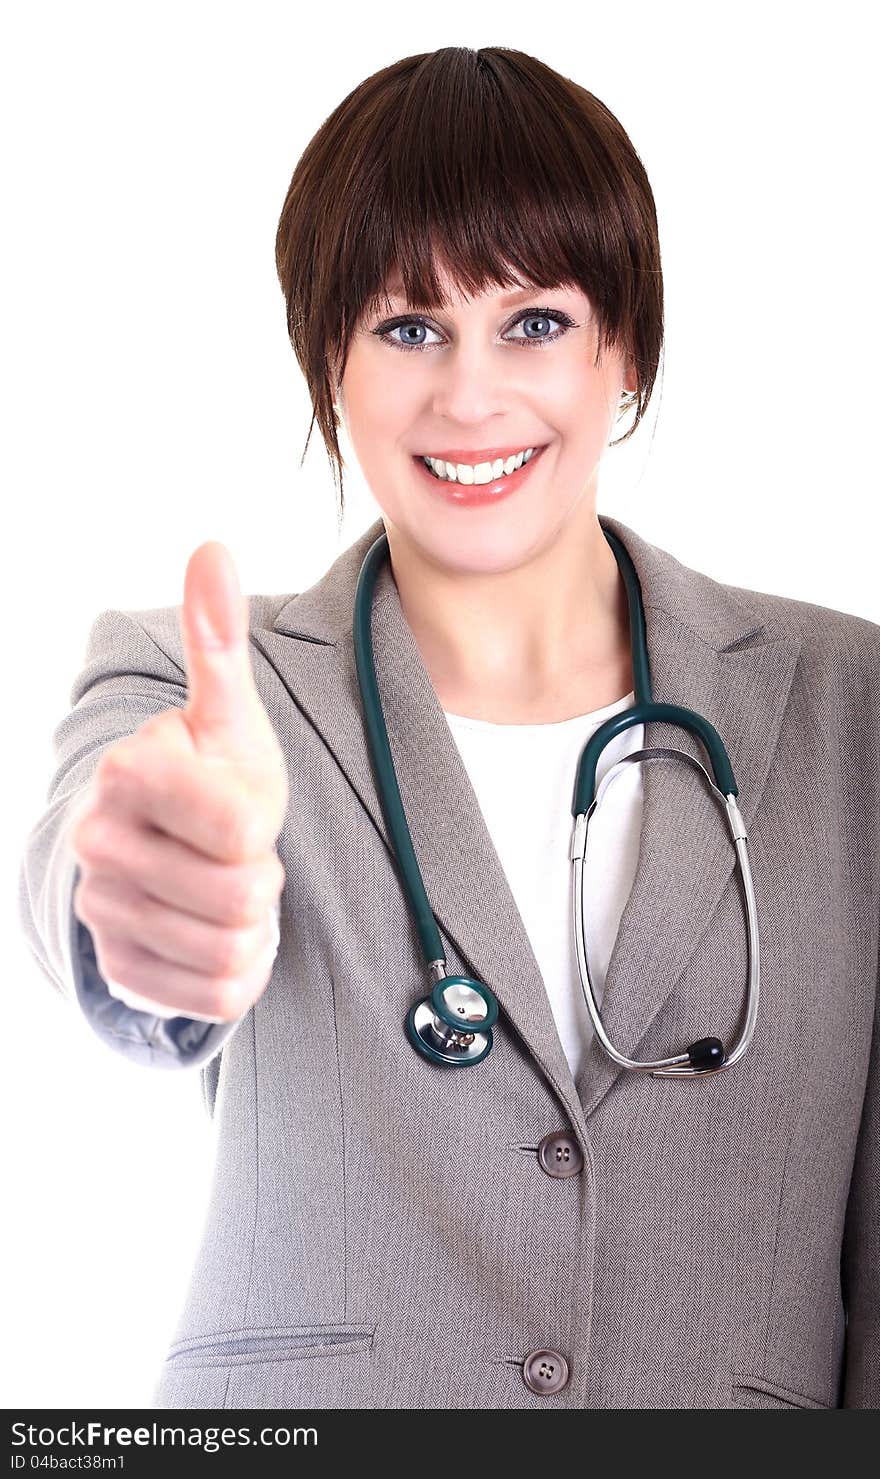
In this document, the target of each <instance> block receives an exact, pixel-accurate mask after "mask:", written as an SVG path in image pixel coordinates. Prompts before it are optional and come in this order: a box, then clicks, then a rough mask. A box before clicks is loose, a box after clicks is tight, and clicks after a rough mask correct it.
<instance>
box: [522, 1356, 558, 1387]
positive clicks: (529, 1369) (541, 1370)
mask: <svg viewBox="0 0 880 1479" xmlns="http://www.w3.org/2000/svg"><path fill="white" fill-rule="evenodd" d="M523 1380H524V1381H525V1384H526V1386H527V1387H528V1389H529V1391H530V1392H537V1393H538V1394H539V1396H542V1397H548V1396H551V1395H552V1394H553V1392H561V1391H562V1388H563V1387H564V1386H566V1385H567V1383H568V1362H567V1361H566V1359H565V1357H564V1356H563V1355H561V1354H560V1352H559V1351H532V1352H531V1354H530V1355H528V1356H526V1358H525V1360H524V1361H523Z"/></svg>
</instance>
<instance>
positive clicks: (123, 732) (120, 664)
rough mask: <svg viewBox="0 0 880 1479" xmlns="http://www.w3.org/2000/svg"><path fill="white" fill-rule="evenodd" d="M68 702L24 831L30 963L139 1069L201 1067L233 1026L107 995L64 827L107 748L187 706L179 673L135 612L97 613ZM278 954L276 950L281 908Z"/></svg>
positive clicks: (23, 898)
mask: <svg viewBox="0 0 880 1479" xmlns="http://www.w3.org/2000/svg"><path fill="white" fill-rule="evenodd" d="M70 702H71V709H70V711H69V713H68V714H67V715H66V716H65V717H64V718H63V719H62V720H61V722H60V723H59V724H58V726H57V727H56V729H55V733H54V735H53V745H54V749H55V758H56V766H55V772H54V775H53V776H52V780H51V783H50V785H49V791H48V796H47V801H48V805H47V807H46V809H45V811H44V812H43V814H42V816H41V817H40V818H39V820H38V821H37V823H36V824H35V826H34V827H32V829H31V831H30V832H29V834H28V836H27V838H26V842H25V850H24V855H23V858H22V861H21V865H20V871H19V916H20V920H21V925H22V929H23V931H24V935H25V938H26V940H27V942H28V945H29V947H30V950H31V953H32V954H33V956H34V958H35V960H36V961H37V964H38V965H39V966H40V968H41V970H42V972H43V974H44V975H45V976H47V977H48V979H49V981H50V982H51V983H52V985H53V986H54V987H55V988H56V989H57V990H58V991H59V992H60V993H61V995H62V996H64V997H65V998H66V999H68V1000H69V1001H70V1002H71V1003H72V1004H74V1005H75V1006H76V1007H77V1008H78V1009H79V1010H80V1011H81V1012H82V1014H83V1016H84V1017H85V1019H86V1022H87V1023H88V1025H89V1027H90V1028H91V1029H92V1030H93V1031H94V1032H95V1033H96V1034H97V1036H98V1037H99V1038H100V1039H101V1040H102V1042H104V1043H105V1044H106V1045H107V1046H108V1047H109V1048H112V1049H113V1050H114V1051H115V1052H118V1053H122V1054H123V1055H124V1056H125V1057H126V1058H129V1059H131V1061H132V1062H133V1063H139V1064H141V1065H142V1066H143V1067H146V1068H197V1067H198V1068H202V1067H204V1066H205V1064H206V1063H208V1062H209V1060H210V1059H212V1058H214V1057H215V1055H216V1054H218V1053H219V1052H220V1050H221V1048H222V1047H223V1044H224V1043H225V1042H226V1041H227V1040H228V1039H229V1038H230V1037H231V1035H232V1033H233V1032H235V1030H236V1029H237V1027H238V1026H239V1024H240V1022H241V1021H242V1020H243V1018H244V1016H246V1015H247V1014H246V1013H242V1016H241V1017H237V1018H235V1019H234V1020H233V1021H232V1022H201V1021H199V1020H197V1019H195V1018H192V1017H183V1016H181V1017H161V1016H154V1015H153V1014H152V1013H150V1012H145V1011H138V1010H136V1009H135V1008H133V1007H129V1006H127V1005H126V1004H125V1003H124V1002H122V1001H120V1000H119V999H118V998H117V997H114V996H112V995H111V994H110V991H109V989H108V985H107V982H106V980H105V979H104V977H103V976H102V975H101V972H100V970H99V969H98V964H97V959H96V956H95V947H94V942H93V940H92V936H91V932H90V931H89V929H88V928H87V926H86V925H85V924H83V923H82V921H81V920H80V919H79V918H78V917H77V915H76V914H75V913H74V911H73V894H74V890H75V889H76V886H77V883H78V881H79V876H80V871H81V870H80V868H79V864H78V862H77V859H76V856H75V854H74V853H73V851H72V849H71V848H70V846H69V845H68V842H67V834H68V832H69V830H70V828H71V826H72V824H73V822H74V820H75V818H76V817H77V816H78V814H79V812H80V810H81V809H82V807H83V804H84V802H85V801H86V799H87V792H88V789H89V783H90V781H91V779H92V776H93V774H94V771H95V767H96V765H97V763H98V759H99V757H100V755H101V753H102V751H103V750H104V749H106V747H107V746H108V745H110V744H113V743H115V742H116V741H117V740H120V739H123V738H124V737H126V736H128V735H131V734H133V733H134V732H135V731H136V730H137V729H139V728H140V726H141V725H142V724H143V723H144V722H145V720H147V719H148V718H150V717H151V716H152V715H155V714H158V713H161V712H162V711H163V710H165V709H169V708H171V707H172V706H173V705H177V706H178V707H180V708H182V707H183V706H184V704H185V703H186V673H185V672H184V670H183V669H182V668H181V667H180V666H179V665H178V664H177V663H175V662H174V661H173V660H172V659H171V658H170V657H168V655H167V654H166V653H165V652H164V651H163V650H162V648H161V647H160V646H159V645H158V644H157V643H156V642H155V641H154V639H153V638H152V637H150V636H149V635H148V633H147V632H146V631H145V629H144V627H143V626H142V624H141V623H140V622H139V621H138V620H137V619H136V615H135V614H132V613H130V612H126V611H114V610H111V611H102V612H101V614H100V615H99V616H98V617H97V618H96V620H95V621H94V623H93V624H92V627H91V630H90V632H89V635H88V639H87V645H86V654H85V662H84V665H83V667H82V669H81V671H80V672H79V674H78V675H77V677H76V679H75V680H74V683H73V687H72V690H71V696H70ZM274 914H275V922H276V951H277V947H278V937H279V930H278V909H277V907H276V909H275V910H274Z"/></svg>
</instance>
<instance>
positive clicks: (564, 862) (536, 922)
mask: <svg viewBox="0 0 880 1479" xmlns="http://www.w3.org/2000/svg"><path fill="white" fill-rule="evenodd" d="M634 702H635V694H634V693H628V694H627V695H626V697H625V698H622V699H619V700H618V701H617V702H616V703H613V704H608V706H607V707H606V708H604V709H595V710H594V711H593V712H592V713H591V714H580V715H578V716H577V717H576V718H574V719H563V720H562V721H561V723H558V724H492V723H490V722H489V721H488V720H485V719H465V718H462V717H460V716H459V715H457V714H449V713H447V712H446V710H445V709H444V711H443V712H444V714H446V720H447V722H448V724H449V728H450V730H451V731H452V735H453V738H454V739H455V742H456V744H457V746H458V750H459V754H460V755H461V758H462V761H463V762H464V765H465V768H466V770H467V772H468V776H469V777H470V781H471V785H472V786H473V788H474V792H475V793H476V796H477V800H478V801H479V804H480V810H481V812H482V814H483V817H484V820H485V822H486V826H487V828H488V830H489V834H490V836H491V838H492V841H493V843H494V845H495V851H496V852H497V854H498V858H499V861H500V862H501V865H502V867H503V869H504V872H505V874H506V875H507V880H508V883H509V885H510V889H511V892H512V894H513V896H514V899H515V900H516V904H517V907H518V909H519V912H520V915H521V916H522V921H523V924H524V925H525V928H526V932H527V934H528V936H529V940H530V941H531V945H532V950H533V951H534V955H535V959H536V961H537V962H538V966H539V968H540V971H541V975H542V976H543V978H544V984H545V986H546V988H547V995H548V998H549V1000H550V1006H551V1008H552V1010H553V1015H554V1017H555V1019H556V1027H557V1030H558V1032H559V1038H560V1041H561V1043H562V1047H563V1050H564V1052H565V1056H566V1057H567V1059H568V1062H569V1065H570V1067H571V1071H572V1074H573V1076H575V1077H576V1076H577V1073H578V1070H579V1068H580V1065H581V1061H582V1058H583V1054H584V1051H585V1049H586V1047H587V1046H588V1044H589V1042H590V1039H591V1038H592V1036H593V1025H592V1022H591V1020H590V1016H589V1013H588V1011H587V1007H586V1003H585V1001H584V993H583V988H582V986H581V982H580V977H579V975H578V968H577V954H576V951H575V944H574V935H573V928H572V879H573V874H574V868H573V865H572V863H571V860H570V858H569V850H570V848H571V838H572V830H573V827H574V818H573V816H572V814H571V802H572V794H573V791H574V782H575V776H576V774H577V767H578V761H579V759H580V755H581V751H582V750H583V748H584V745H585V744H586V742H587V740H588V739H589V737H590V735H591V734H592V733H593V732H594V731H595V730H596V729H598V728H599V726H600V724H604V723H605V720H606V719H610V718H611V716H612V715H613V714H619V713H621V712H622V711H623V710H624V709H628V708H631V707H632V704H633V703H634ZM644 733H645V727H644V725H643V724H633V725H631V726H630V728H629V729H626V730H624V731H623V733H622V734H618V735H617V736H616V737H615V738H614V739H613V740H612V741H611V742H610V744H608V745H607V746H606V747H605V749H604V750H603V751H602V754H601V755H600V757H599V764H598V767H597V773H596V785H597V787H598V786H599V785H600V784H601V782H602V779H603V777H604V776H605V774H606V772H607V771H608V770H610V768H611V767H612V766H613V765H614V764H616V762H617V761H618V760H620V759H621V757H622V756H623V755H626V754H629V753H630V752H631V751H632V750H639V749H642V748H643V747H644V743H645V738H644ZM642 795H643V792H642V766H641V764H635V765H625V766H623V767H622V768H621V769H620V770H619V771H618V772H617V774H616V775H615V776H614V778H613V780H611V781H610V782H609V784H608V788H607V790H606V791H605V792H604V794H603V796H602V800H601V802H600V804H599V806H598V807H597V808H596V811H595V812H594V814H593V817H592V820H591V822H590V832H589V841H588V844H587V856H586V861H585V865H584V914H585V919H584V926H585V932H586V942H587V959H588V961H589V965H590V977H591V979H592V981H593V985H594V987H595V990H596V995H597V997H598V999H599V1002H600V1005H601V1001H602V989H603V987H604V982H605V972H606V970H607V968H608V961H609V959H610V957H611V950H612V947H613V945H614V941H615V938H616V936H617V928H618V925H619V923H620V916H621V914H622V913H623V909H624V905H625V904H626V901H627V899H628V898H629V894H630V890H631V888H632V882H633V876H634V874H635V868H636V862H637V861H638V854H639V836H640V832H641V820H642ZM488 984H491V983H488Z"/></svg>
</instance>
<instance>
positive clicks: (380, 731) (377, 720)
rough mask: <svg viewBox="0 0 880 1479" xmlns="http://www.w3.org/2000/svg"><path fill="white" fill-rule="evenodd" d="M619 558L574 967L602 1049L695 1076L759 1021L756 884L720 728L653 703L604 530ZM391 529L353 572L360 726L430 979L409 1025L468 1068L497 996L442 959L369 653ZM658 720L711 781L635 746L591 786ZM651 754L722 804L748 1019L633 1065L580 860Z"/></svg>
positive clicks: (588, 770) (585, 755) (582, 842)
mask: <svg viewBox="0 0 880 1479" xmlns="http://www.w3.org/2000/svg"><path fill="white" fill-rule="evenodd" d="M603 533H604V535H605V538H606V540H607V541H608V543H609V545H610V546H611V549H612V551H613V553H614V556H615V559H616V560H617V564H618V567H619V569H620V572H621V575H622V577H623V581H624V586H625V589H626V596H627V604H628V610H629V622H630V640H631V649H632V670H633V684H634V693H635V699H636V701H635V703H634V704H633V705H632V706H631V707H630V708H629V709H627V710H625V711H624V712H623V713H621V714H614V715H613V716H612V717H611V718H610V719H608V720H606V721H605V723H604V724H602V725H600V726H599V728H598V729H597V730H596V732H595V734H593V735H591V737H590V739H589V740H588V741H587V743H586V744H585V745H584V748H583V751H582V752H581V757H580V760H579V763H578V769H577V776H576V780H575V786H574V795H573V800H572V807H571V810H572V816H573V817H574V818H575V829H574V832H573V837H572V848H571V861H572V863H573V865H574V880H573V883H574V887H573V895H572V897H573V921H574V932H575V942H576V947H577V961H578V971H579V974H580V978H581V986H582V989H583V992H584V999H585V1002H586V1005H587V1009H588V1011H589V1014H590V1017H591V1019H592V1022H593V1026H594V1028H595V1031H596V1035H597V1037H598V1040H599V1041H600V1043H601V1045H602V1047H603V1048H604V1050H605V1051H606V1052H607V1053H608V1055H609V1056H610V1057H611V1058H612V1059H613V1060H614V1061H615V1062H616V1063H618V1064H620V1065H621V1066H622V1067H625V1068H631V1069H640V1070H642V1071H649V1072H651V1074H652V1076H654V1077H657V1078H660V1077H686V1078H696V1077H702V1076H703V1075H704V1074H706V1073H717V1072H718V1071H719V1070H720V1069H722V1068H729V1067H731V1066H732V1065H733V1063H735V1062H737V1061H738V1060H739V1058H741V1057H742V1055H743V1053H744V1052H745V1051H746V1048H747V1047H748V1045H749V1042H750V1041H751V1038H752V1035H753V1033H754V1028H755V1021H756V1018H757V1006H758V991H759V945H758V926H757V914H756V908H755V897H754V889H753V886H752V878H751V870H750V867H749V861H748V853H747V849H746V829H745V826H744V823H743V820H742V816H741V815H740V812H739V809H738V807H737V805H736V799H735V798H736V796H737V794H738V792H737V787H736V783H735V781H734V777H733V769H732V767H731V764H730V760H729V758H728V755H727V751H726V750H725V748H724V745H723V743H722V740H721V737H720V735H719V734H718V731H717V730H716V729H715V728H714V727H713V725H712V724H710V723H709V721H708V719H706V718H704V717H703V716H702V715H701V714H698V713H696V712H695V711H694V710H693V709H687V708H682V707H680V706H679V705H677V704H667V703H654V701H653V697H652V690H651V676H650V664H649V661H648V644H647V636H646V632H645V615H644V607H643V603H642V593H641V586H640V584H639V578H638V575H637V573H636V570H635V566H634V565H633V562H632V560H631V558H630V555H629V552H628V551H627V549H626V548H625V546H624V545H623V544H622V543H621V541H620V540H619V539H618V538H617V536H616V535H614V534H612V533H611V531H610V530H609V529H603ZM388 551H389V546H388V536H387V534H384V533H383V534H380V535H379V537H378V539H376V540H375V542H374V543H373V544H372V545H371V546H370V548H369V549H368V550H367V553H366V556H365V558H364V562H363V565H362V567H361V571H360V575H359V577H358V582H357V589H356V593H355V603H354V624H353V637H354V652H355V663H356V667H357V675H358V685H359V688H360V694H361V702H362V708H363V715H364V725H365V729H366V734H367V743H368V749H369V753H370V761H371V764H372V768H373V776H374V779H375V782H376V788H377V792H378V796H379V801H380V804H381V807H382V813H383V816H384V818H385V823H386V826H387V828H388V832H389V835H390V837H391V841H392V844H393V848H394V853H395V857H396V860H397V864H398V868H399V872H400V875H401V882H402V886H403V890H404V893H405V895H406V898H407V902H408V904H409V907H410V910H411V913H412V918H413V921H414V924H415V927H416V930H417V932H418V936H419V942H420V945H421V949H422V953H423V955H424V959H425V963H426V966H427V968H428V971H429V974H430V976H431V977H432V981H433V986H432V990H431V994H430V996H429V997H423V998H422V999H421V1000H420V1001H419V1002H416V1003H415V1004H414V1005H413V1006H412V1007H411V1008H410V1010H409V1012H408V1014H407V1018H406V1032H407V1036H408V1038H409V1040H410V1042H411V1043H412V1045H413V1046H414V1047H415V1048H416V1049H417V1051H418V1052H419V1053H421V1054H422V1055H423V1056H424V1057H426V1058H428V1059H430V1060H431V1061H432V1062H435V1063H439V1064H443V1065H445V1066H448V1067H465V1066H468V1065H471V1064H474V1063H479V1062H481V1060H482V1059H483V1058H485V1057H486V1055H487V1053H488V1052H489V1051H490V1049H491V1047H492V1027H493V1026H494V1024H495V1022H496V1021H497V1018H498V1003H497V1001H496V999H495V996H494V994H493V993H492V992H491V991H490V990H489V988H488V987H487V986H486V985H484V983H483V982H480V981H476V980H474V979H473V978H471V977H469V976H449V975H447V973H446V956H445V952H444V947H443V942H442V940H441V937H440V931H439V930H438V928H437V921H436V919H435V918H434V914H433V911H432V909H431V906H430V903H429V902H428V896H427V894H426V892H425V886H424V882H423V880H422V875H421V872H420V870H419V865H418V862H417V860H416V855H415V851H414V849H413V844H412V837H411V835H410V830H409V826H408V824H407V820H406V813H405V811H404V807H403V802H402V800H401V796H400V788H399V786H398V783H397V775H396V772H395V769H394V761H393V759H392V755H391V746H390V744H389V740H388V731H387V729H386V726H385V718H384V715H383V712H382V702H381V698H380V695H379V685H378V682H377V679H376V667H375V662H374V659H373V642H372V609H373V592H374V590H375V585H376V579H377V577H378V574H379V570H380V568H381V566H382V562H383V561H384V560H385V559H386V558H387V557H388ZM648 722H664V723H667V724H672V725H676V726H678V727H680V728H684V729H688V730H690V732H691V733H693V734H694V735H696V737H697V738H698V740H700V742H701V743H702V744H703V746H704V748H705V750H706V751H707V753H708V755H709V758H710V760H711V764H712V770H713V774H714V777H715V783H714V784H713V782H712V780H711V778H710V777H709V775H708V772H707V771H706V770H705V768H704V767H703V766H702V765H701V764H700V763H699V761H697V760H695V759H694V758H693V756H692V755H689V754H687V753H686V752H685V751H682V750H674V749H652V750H639V751H636V752H634V753H631V754H629V755H626V756H624V757H623V759H622V760H620V761H618V762H617V764H616V765H615V766H613V767H612V768H611V769H610V770H609V771H608V772H607V773H606V775H605V777H604V779H603V781H602V785H601V786H600V788H599V792H598V794H597V793H596V772H597V766H598V762H599V757H600V755H601V753H602V751H603V750H604V749H605V747H606V745H608V744H609V743H610V741H611V740H613V739H614V738H615V737H616V736H617V735H618V734H621V733H622V732H623V731H624V730H626V729H629V728H630V727H631V726H632V725H634V724H645V723H648ZM653 756H660V757H664V758H673V757H676V758H680V759H682V760H684V761H686V762H687V763H688V764H690V765H691V766H693V767H694V768H695V769H696V770H697V771H699V772H700V773H701V775H702V776H703V777H704V779H705V781H706V782H707V784H708V786H709V789H710V791H711V792H712V794H713V796H714V798H715V799H716V800H717V801H719V802H720V804H721V806H722V808H723V809H724V810H725V811H726V815H727V820H728V823H729V826H730V831H731V836H732V840H733V843H734V846H735V849H736V854H737V862H738V864H739V868H740V875H741V879H742V884H743V891H744V900H745V912H746V926H747V933H748V947H749V980H748V996H747V1011H746V1019H745V1023H744V1026H743V1029H742V1032H741V1034H740V1037H739V1040H738V1042H737V1044H736V1047H735V1048H734V1049H733V1050H732V1051H731V1052H730V1053H729V1054H725V1052H724V1046H723V1044H722V1042H721V1040H720V1039H719V1038H715V1037H706V1038H701V1039H700V1040H699V1041H698V1042H696V1043H692V1044H691V1046H690V1047H689V1048H688V1050H687V1052H685V1053H679V1054H676V1055H674V1056H672V1057H669V1058H659V1059H656V1060H654V1061H652V1062H640V1061H638V1060H637V1059H632V1058H628V1057H626V1056H625V1055H624V1054H622V1053H620V1052H618V1050H617V1049H616V1048H615V1047H614V1045H613V1044H612V1043H611V1042H610V1040H609V1038H608V1036H607V1034H606V1032H605V1028H604V1024H603V1022H602V1017H601V1013H600V1010H599V1004H598V1001H597V1000H596V995H595V991H594V988H593V985H592V981H591V979H590V972H589V963H588V959H587V950H586V944H585V940H584V931H583V914H584V910H583V865H584V860H585V857H586V845H587V834H588V828H589V822H590V819H591V817H592V816H593V814H594V812H595V810H596V807H597V805H598V803H599V800H600V798H601V795H602V793H603V791H604V790H605V788H606V787H607V785H608V784H609V782H610V781H611V779H612V778H613V776H614V774H615V773H617V772H618V771H619V769H620V767H621V766H623V765H625V764H627V763H630V762H635V761H640V760H643V759H646V758H651V757H653Z"/></svg>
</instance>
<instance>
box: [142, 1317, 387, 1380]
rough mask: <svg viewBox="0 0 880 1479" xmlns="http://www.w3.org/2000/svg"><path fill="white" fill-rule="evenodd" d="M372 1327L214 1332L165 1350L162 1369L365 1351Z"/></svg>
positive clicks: (335, 1326)
mask: <svg viewBox="0 0 880 1479" xmlns="http://www.w3.org/2000/svg"><path fill="white" fill-rule="evenodd" d="M375 1333H376V1327H375V1325H286V1326H269V1327H263V1328H260V1327H258V1326H248V1327H246V1328H243V1329H239V1330H218V1331H215V1332H214V1333H213V1334H211V1335H196V1336H191V1337H189V1338H188V1339H186V1340H178V1341H175V1342H174V1344H173V1345H171V1346H170V1347H169V1348H168V1354H167V1355H166V1357H165V1365H166V1367H173V1368H174V1370H176V1371H177V1370H180V1369H181V1368H184V1367H190V1366H242V1365H245V1364H246V1363H247V1362H250V1361H262V1362H267V1361H300V1360H302V1359H303V1358H304V1357H308V1356H342V1355H349V1354H353V1353H354V1352H355V1351H367V1350H369V1349H370V1347H371V1345H372V1344H373V1336H374V1335H375Z"/></svg>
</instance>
